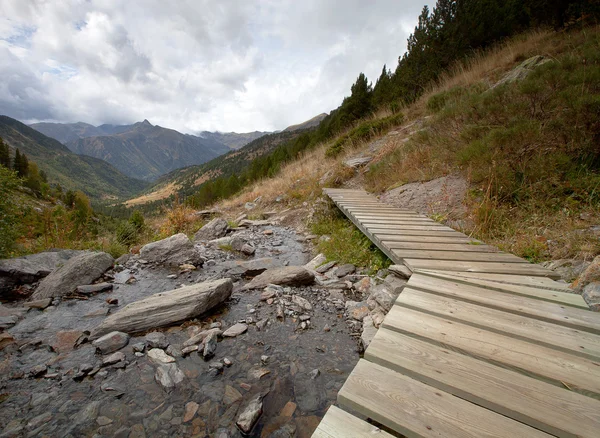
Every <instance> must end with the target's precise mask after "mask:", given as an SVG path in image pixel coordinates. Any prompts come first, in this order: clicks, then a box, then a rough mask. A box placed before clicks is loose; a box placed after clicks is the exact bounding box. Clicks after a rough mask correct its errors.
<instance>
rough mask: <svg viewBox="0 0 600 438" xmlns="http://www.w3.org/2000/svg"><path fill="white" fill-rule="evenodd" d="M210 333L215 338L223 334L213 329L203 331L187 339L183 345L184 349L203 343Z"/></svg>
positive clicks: (217, 329) (219, 330)
mask: <svg viewBox="0 0 600 438" xmlns="http://www.w3.org/2000/svg"><path fill="white" fill-rule="evenodd" d="M211 333H215V334H216V335H217V336H221V335H222V334H223V331H222V330H221V329H219V328H214V329H210V330H204V331H202V332H200V333H198V334H195V335H194V336H192V337H191V338H190V339H188V340H187V341H185V342H184V343H183V346H184V347H189V346H191V345H196V344H199V343H201V342H204V339H206V338H207V337H208V336H209V335H210V334H211Z"/></svg>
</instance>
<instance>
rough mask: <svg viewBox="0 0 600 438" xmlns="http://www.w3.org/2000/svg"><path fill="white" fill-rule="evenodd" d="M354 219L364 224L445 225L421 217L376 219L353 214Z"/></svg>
mask: <svg viewBox="0 0 600 438" xmlns="http://www.w3.org/2000/svg"><path fill="white" fill-rule="evenodd" d="M354 217H355V218H356V219H358V220H359V221H361V222H362V223H363V224H365V225H367V226H368V225H371V224H373V225H378V224H380V225H386V224H388V225H398V224H400V225H440V226H443V227H445V225H444V224H440V223H439V222H435V221H432V220H431V219H423V218H416V219H410V218H395V219H392V218H390V219H377V218H365V217H363V218H360V217H358V216H356V215H355V216H354Z"/></svg>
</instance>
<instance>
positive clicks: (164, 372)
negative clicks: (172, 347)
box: [154, 363, 185, 389]
mask: <svg viewBox="0 0 600 438" xmlns="http://www.w3.org/2000/svg"><path fill="white" fill-rule="evenodd" d="M154 378H155V379H156V381H157V382H158V383H160V384H161V385H162V386H163V387H165V388H166V389H171V388H174V387H175V386H176V385H178V384H179V383H181V382H183V379H184V378H185V374H183V371H181V370H180V369H179V367H178V366H177V365H175V364H174V363H168V364H164V365H159V366H158V368H157V369H156V372H155V373H154Z"/></svg>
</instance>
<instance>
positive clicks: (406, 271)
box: [388, 265, 412, 280]
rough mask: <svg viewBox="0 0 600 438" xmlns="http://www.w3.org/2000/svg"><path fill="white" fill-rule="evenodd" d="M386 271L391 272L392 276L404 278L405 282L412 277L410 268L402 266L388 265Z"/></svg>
mask: <svg viewBox="0 0 600 438" xmlns="http://www.w3.org/2000/svg"><path fill="white" fill-rule="evenodd" d="M388 271H390V272H392V273H393V274H394V275H396V276H398V277H400V278H405V279H407V280H408V279H409V278H410V276H411V275H412V271H411V270H410V268H409V267H408V266H404V265H390V266H389V267H388Z"/></svg>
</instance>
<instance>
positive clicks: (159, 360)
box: [147, 348, 175, 365]
mask: <svg viewBox="0 0 600 438" xmlns="http://www.w3.org/2000/svg"><path fill="white" fill-rule="evenodd" d="M147 354H148V357H149V358H150V360H152V362H154V363H155V364H157V365H161V364H165V363H173V362H175V358H174V357H171V356H169V355H168V354H167V353H165V352H164V351H163V350H161V349H160V348H152V349H150V350H148V353H147Z"/></svg>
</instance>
